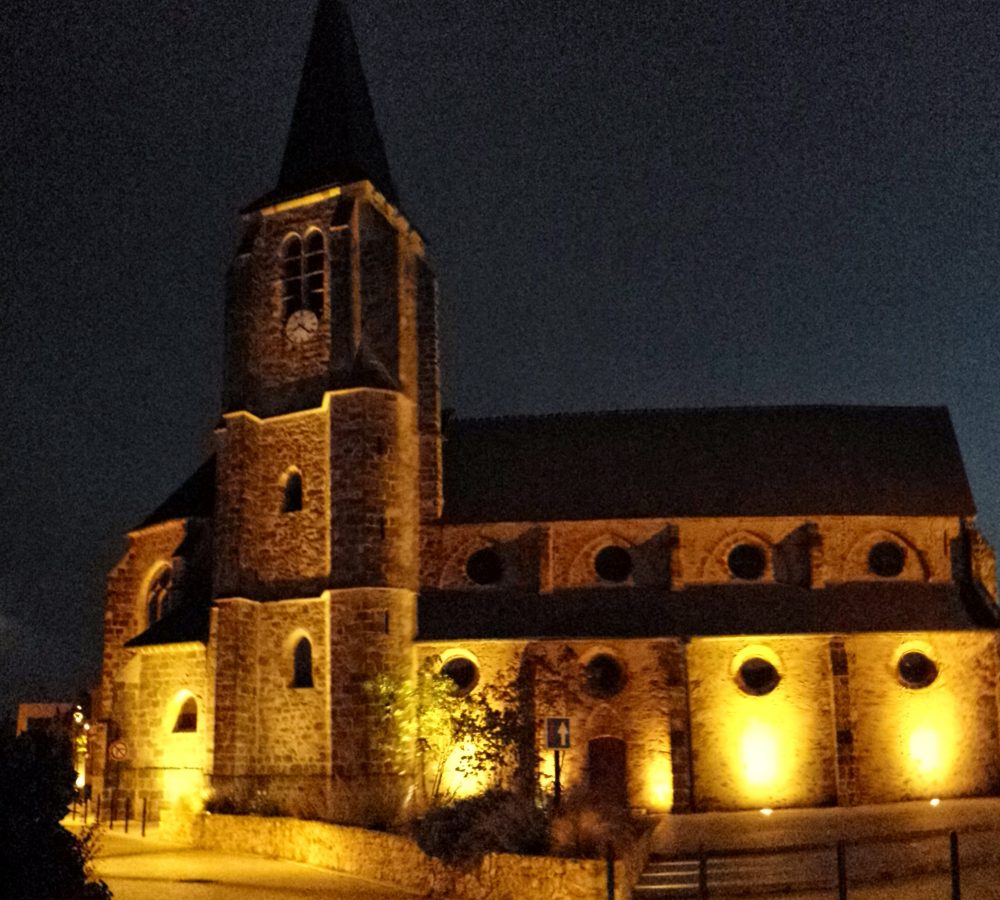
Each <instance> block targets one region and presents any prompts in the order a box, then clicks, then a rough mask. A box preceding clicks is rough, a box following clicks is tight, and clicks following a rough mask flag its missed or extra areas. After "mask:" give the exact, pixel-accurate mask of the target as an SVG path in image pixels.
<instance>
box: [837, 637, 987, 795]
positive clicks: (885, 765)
mask: <svg viewBox="0 0 1000 900" xmlns="http://www.w3.org/2000/svg"><path fill="white" fill-rule="evenodd" d="M844 644H845V648H846V652H847V659H848V671H849V673H850V676H849V677H850V683H851V706H852V720H853V723H854V725H853V732H852V747H853V755H854V757H855V765H856V773H855V774H856V780H857V793H858V796H859V798H860V802H862V803H882V802H886V801H893V800H910V799H924V798H930V797H969V796H976V795H981V794H990V793H995V792H996V791H997V789H998V787H1000V747H998V734H997V705H996V696H997V694H996V692H997V655H996V649H995V633H993V632H919V633H918V632H915V633H908V634H907V633H903V634H857V635H851V636H847V637H845V638H844ZM907 650H917V651H921V652H924V653H926V654H927V656H929V657H930V658H931V659H932V660H933V661H934V662H935V664H936V666H937V669H938V676H937V678H936V679H935V680H934V681H933V682H932V683H931V684H930V685H928V686H927V687H924V688H919V689H913V688H910V687H906V686H904V685H903V684H902V683H901V682H900V678H899V674H898V671H897V662H898V659H899V657H900V656H901V655H902V653H904V652H906V651H907Z"/></svg>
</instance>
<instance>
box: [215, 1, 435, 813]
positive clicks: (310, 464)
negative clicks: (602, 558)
mask: <svg viewBox="0 0 1000 900" xmlns="http://www.w3.org/2000/svg"><path fill="white" fill-rule="evenodd" d="M223 406H224V409H223V418H222V422H221V424H220V426H219V428H218V430H217V452H216V505H215V535H214V541H215V554H214V555H215V571H214V576H213V581H214V595H215V603H216V607H217V614H216V618H215V626H214V627H215V631H216V635H215V646H216V657H217V662H216V691H217V694H218V697H219V700H218V701H217V708H218V715H217V723H216V736H215V743H216V746H215V775H216V782H217V784H224V783H225V782H226V780H227V779H231V778H240V777H243V776H254V777H255V778H257V779H258V780H259V779H260V778H266V777H267V776H268V772H269V771H271V769H272V768H273V769H274V770H275V771H277V770H278V769H279V768H280V769H283V771H284V772H287V771H288V766H287V764H283V765H281V766H279V765H278V764H277V761H278V760H279V759H284V760H285V761H286V763H287V759H288V755H289V754H292V755H293V757H294V758H295V759H296V760H297V761H298V762H299V765H298V766H297V768H298V770H299V771H301V772H302V773H303V777H301V778H298V779H296V778H294V777H292V776H289V775H287V774H283V775H282V776H281V779H283V781H282V783H281V784H278V783H277V776H276V777H275V781H274V782H273V783H270V784H269V789H270V790H271V792H272V793H274V794H276V795H280V796H282V797H285V798H287V799H290V800H292V801H294V799H295V797H296V796H310V795H312V796H314V795H315V792H316V790H317V789H318V786H319V785H320V784H321V783H322V782H323V781H324V780H325V781H327V782H330V781H332V782H334V783H335V782H336V780H337V779H338V778H339V777H343V778H348V777H349V778H352V779H356V778H357V777H359V775H360V776H364V775H365V774H366V772H367V773H368V774H372V775H375V776H377V775H379V774H380V773H379V764H378V759H377V754H376V755H375V756H373V755H372V753H371V748H370V747H367V746H366V734H365V728H366V725H365V722H366V716H365V714H364V713H365V710H364V703H365V700H364V693H363V689H362V688H363V684H364V682H365V681H366V680H368V679H370V678H372V677H373V676H375V675H377V674H380V673H381V672H393V673H397V674H399V675H401V676H404V677H405V676H406V675H408V674H409V673H410V669H411V667H412V648H411V642H412V639H413V637H414V631H415V622H416V613H415V610H416V590H417V586H418V577H419V573H418V568H419V567H418V542H419V528H420V521H421V518H422V516H423V517H434V516H436V515H438V514H439V511H440V425H439V418H440V417H439V399H438V360H437V333H436V284H435V280H434V276H433V273H432V272H431V270H430V268H429V266H428V264H427V261H426V259H425V251H424V243H423V240H422V238H421V236H420V235H419V233H418V232H417V231H416V230H415V229H414V228H413V227H412V226H411V225H410V223H409V222H408V221H407V219H406V218H405V217H404V216H403V214H402V212H401V211H400V209H399V203H398V198H397V195H396V190H395V187H394V185H393V181H392V177H391V175H390V172H389V166H388V163H387V161H386V156H385V151H384V149H383V145H382V140H381V137H380V135H379V132H378V129H377V127H376V124H375V117H374V113H373V110H372V105H371V102H370V99H369V95H368V90H367V86H366V83H365V79H364V74H363V72H362V68H361V63H360V59H359V55H358V50H357V47H356V45H355V41H354V36H353V33H352V29H351V24H350V21H349V19H348V16H347V14H346V12H345V11H344V9H343V7H342V6H341V4H340V2H338V0H320V2H319V5H318V9H317V13H316V19H315V23H314V26H313V32H312V36H311V40H310V44H309V48H308V52H307V58H306V63H305V68H304V71H303V74H302V80H301V84H300V87H299V93H298V99H297V101H296V105H295V111H294V115H293V119H292V124H291V129H290V133H289V137H288V142H287V146H286V149H285V155H284V159H283V162H282V167H281V173H280V176H279V179H278V184H277V186H276V188H275V189H274V190H273V191H271V192H270V193H268V194H266V195H265V196H264V197H262V198H260V199H259V200H257V201H256V202H255V203H253V204H251V205H250V206H249V207H247V208H246V209H245V210H244V211H243V213H242V231H241V238H240V244H239V247H238V251H237V255H236V258H235V260H234V262H233V264H232V267H231V269H230V274H229V283H228V292H227V306H226V348H225V383H224V394H223ZM303 642H305V643H303ZM251 643H252V644H253V647H254V648H255V650H254V651H250V650H248V646H249V645H250V644H251ZM305 661H307V662H308V669H309V671H308V672H306V671H305V669H306V664H305ZM248 668H249V669H251V670H253V673H254V675H255V677H254V678H252V679H251V678H249V677H248V675H249V674H250V672H248ZM224 700H225V701H226V702H223V701H224ZM293 713H294V714H293ZM317 723H322V727H319V726H318V724H317ZM318 731H320V732H322V735H323V737H322V738H321V739H320V738H317V736H316V733H317V732H318ZM251 732H252V733H251ZM248 748H254V749H253V750H250V749H248Z"/></svg>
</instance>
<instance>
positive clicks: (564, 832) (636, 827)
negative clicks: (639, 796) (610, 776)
mask: <svg viewBox="0 0 1000 900" xmlns="http://www.w3.org/2000/svg"><path fill="white" fill-rule="evenodd" d="M644 828H645V824H644V823H643V822H642V820H641V819H637V818H635V817H634V816H632V815H631V814H630V813H629V811H628V810H627V809H625V808H624V807H622V806H618V805H617V804H613V803H609V802H608V801H606V800H603V799H602V798H601V797H599V796H597V795H595V794H593V793H591V792H589V791H587V790H584V789H577V790H573V791H570V793H569V794H568V795H567V797H566V799H565V800H564V802H563V804H562V806H561V807H560V808H559V810H558V811H556V812H554V814H553V816H552V850H553V852H554V853H557V854H558V855H560V856H575V857H590V858H593V857H602V856H604V855H605V854H606V853H607V850H608V846H609V845H610V846H611V848H612V849H613V850H614V853H615V856H617V857H620V856H622V855H623V854H624V853H625V852H626V851H627V850H628V849H629V848H630V847H631V846H632V845H633V844H634V843H635V842H636V840H638V838H639V837H640V836H641V835H642V833H643V830H644Z"/></svg>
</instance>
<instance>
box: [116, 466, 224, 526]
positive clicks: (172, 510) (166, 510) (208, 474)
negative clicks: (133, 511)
mask: <svg viewBox="0 0 1000 900" xmlns="http://www.w3.org/2000/svg"><path fill="white" fill-rule="evenodd" d="M214 507H215V457H214V456H212V457H209V459H207V460H206V461H205V462H203V463H202V464H201V465H200V466H199V467H198V469H197V471H195V473H194V474H193V475H192V476H191V477H190V478H188V479H187V481H185V482H184V483H183V484H182V485H181V486H180V487H179V488H177V490H176V491H174V492H173V493H172V494H171V495H170V496H169V497H167V499H166V500H164V501H163V502H162V503H161V504H160V505H159V506H158V507H156V509H155V510H153V512H151V513H150V514H149V515H148V516H146V518H145V519H143V520H142V521H141V522H140V523H139V524H138V525H137V526H136V528H135V529H133V530H134V531H135V530H138V529H139V528H148V527H149V526H150V525H158V524H160V523H161V522H169V521H170V520H171V519H190V518H203V519H208V518H211V516H212V512H213V509H214Z"/></svg>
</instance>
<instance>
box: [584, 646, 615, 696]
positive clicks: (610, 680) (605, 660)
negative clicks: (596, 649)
mask: <svg viewBox="0 0 1000 900" xmlns="http://www.w3.org/2000/svg"><path fill="white" fill-rule="evenodd" d="M583 678H584V689H585V690H586V691H587V693H588V694H590V696H591V697H605V698H606V697H614V696H615V694H619V693H621V690H622V688H623V687H625V670H624V669H623V668H622V664H621V663H620V662H618V660H617V659H615V658H614V657H613V656H611V655H610V654H608V653H598V654H597V656H595V657H594V658H593V659H591V660H590V662H588V663H587V665H585V666H584V667H583Z"/></svg>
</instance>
